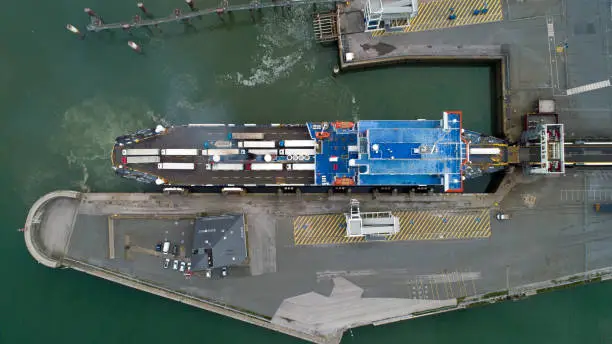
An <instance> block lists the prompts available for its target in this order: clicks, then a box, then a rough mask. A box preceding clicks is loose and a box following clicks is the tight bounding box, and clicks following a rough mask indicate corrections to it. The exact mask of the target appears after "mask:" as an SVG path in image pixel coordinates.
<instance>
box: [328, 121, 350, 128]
mask: <svg viewBox="0 0 612 344" xmlns="http://www.w3.org/2000/svg"><path fill="white" fill-rule="evenodd" d="M332 125H333V126H334V128H336V129H353V127H354V126H355V123H353V122H334V123H332Z"/></svg>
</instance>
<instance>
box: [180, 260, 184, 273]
mask: <svg viewBox="0 0 612 344" xmlns="http://www.w3.org/2000/svg"><path fill="white" fill-rule="evenodd" d="M179 271H180V272H184V271H185V262H181V267H180V268H179Z"/></svg>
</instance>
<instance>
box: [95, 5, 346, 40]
mask: <svg viewBox="0 0 612 344" xmlns="http://www.w3.org/2000/svg"><path fill="white" fill-rule="evenodd" d="M339 2H342V1H340V0H290V1H271V2H260V1H252V2H250V3H248V4H242V5H229V3H228V2H227V1H224V2H223V3H222V4H221V6H219V7H215V8H206V9H197V8H195V7H194V6H193V5H191V4H192V3H190V2H188V5H189V7H190V9H189V11H186V12H183V11H181V10H180V9H175V10H174V13H173V14H171V15H169V16H166V17H160V18H153V17H152V16H151V15H150V14H148V13H147V10H146V9H145V8H144V6H142V4H141V3H139V6H138V7H139V8H140V9H141V11H142V12H143V13H144V17H145V18H143V17H141V16H139V15H137V16H134V17H133V18H132V20H130V21H124V22H118V23H104V22H103V21H102V19H101V17H100V16H98V15H96V14H95V13H93V12H87V11H86V12H87V13H88V14H89V15H90V18H91V22H90V24H89V25H87V30H88V31H92V32H99V31H105V30H116V29H123V30H130V29H135V28H141V27H150V26H154V27H156V26H158V25H159V24H167V23H174V22H188V21H189V20H190V19H193V18H198V17H202V16H205V15H210V14H215V13H216V14H217V15H219V16H221V15H222V14H224V13H230V12H235V11H247V10H248V11H254V10H260V9H264V8H275V7H281V8H289V7H293V6H300V5H316V4H334V3H339ZM325 25H327V24H325ZM322 30H323V29H322ZM326 30H327V29H324V30H323V31H324V32H323V34H324V36H325V37H327V36H328V34H327V31H326Z"/></svg>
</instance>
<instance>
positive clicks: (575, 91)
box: [565, 79, 612, 96]
mask: <svg viewBox="0 0 612 344" xmlns="http://www.w3.org/2000/svg"><path fill="white" fill-rule="evenodd" d="M610 86H612V85H611V84H610V80H609V79H608V80H603V81H599V82H594V83H592V84H586V85H582V86H578V87H574V88H570V89H568V90H567V91H566V92H565V93H566V94H567V95H568V96H571V95H573V94H579V93H584V92H590V91H595V90H598V89H600V88H606V87H610Z"/></svg>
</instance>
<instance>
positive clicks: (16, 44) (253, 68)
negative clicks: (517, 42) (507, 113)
mask: <svg viewBox="0 0 612 344" xmlns="http://www.w3.org/2000/svg"><path fill="white" fill-rule="evenodd" d="M196 2H197V5H198V6H199V7H208V6H216V2H214V1H209V2H208V3H206V2H204V1H202V0H200V1H198V0H196ZM145 5H146V6H147V8H148V9H149V10H150V11H152V12H153V13H155V14H158V15H161V14H166V13H171V12H172V10H173V9H174V8H175V7H181V6H182V7H183V8H184V9H185V6H184V4H183V3H182V1H179V0H172V1H171V2H170V1H161V0H152V1H147V2H146V3H145ZM85 6H87V7H91V8H93V9H94V10H95V11H97V12H98V13H99V14H101V15H102V16H103V18H104V19H105V20H106V21H115V20H121V19H129V18H130V17H131V16H132V15H134V14H137V8H136V4H135V3H133V2H129V1H128V2H126V1H118V0H107V1H102V0H90V1H88V2H87V3H83V2H78V1H75V0H57V1H45V2H25V1H22V2H5V3H3V12H2V18H3V20H2V21H1V22H0V26H1V28H2V29H3V30H2V32H3V33H4V35H3V40H2V46H1V48H0V49H1V51H0V85H1V86H2V92H0V110H1V112H0V113H1V114H2V124H1V125H0V135H1V136H0V137H1V138H2V145H0V154H1V155H0V156H1V157H2V158H3V159H2V161H3V168H2V169H1V170H0V185H1V187H2V188H1V190H2V192H3V195H2V197H0V206H1V207H0V209H1V214H2V226H1V228H2V230H1V232H0V257H1V258H2V262H1V264H0V276H1V277H0V278H1V280H2V283H0V343H11V344H12V343H40V342H46V343H156V342H160V343H169V342H181V343H183V342H192V343H195V342H202V341H204V342H206V341H208V342H214V343H246V342H256V343H294V342H298V341H297V340H295V339H292V338H290V337H287V336H284V335H280V334H277V333H273V332H269V331H267V330H264V329H260V328H256V327H253V326H250V325H247V324H244V323H241V322H238V321H234V320H230V319H226V318H223V317H220V316H217V315H214V314H210V313H207V312H204V311H201V310H198V309H195V308H191V307H188V306H185V305H182V304H178V303H175V302H172V301H168V300H165V299H162V298H159V297H156V296H152V295H148V294H145V293H142V292H139V291H135V290H132V289H129V288H126V287H122V286H119V285H115V284H113V283H110V282H106V281H104V280H100V279H97V278H94V277H90V276H87V275H85V274H82V273H78V272H75V271H71V270H51V269H48V268H45V267H42V266H40V265H38V264H37V263H36V262H35V261H34V260H33V259H32V258H31V257H30V256H29V254H28V253H27V250H26V248H25V245H24V242H23V237H22V235H21V233H19V232H17V228H20V227H21V226H22V225H23V221H24V219H25V217H26V214H27V211H28V208H29V207H30V205H31V204H32V203H33V202H34V201H35V200H36V199H37V198H38V197H40V196H42V195H43V194H44V193H46V192H49V191H52V190H55V189H75V190H83V191H93V192H106V191H109V192H110V191H113V192H138V191H144V190H145V189H144V188H143V186H141V185H139V184H135V183H134V182H132V181H128V180H123V179H120V178H118V177H116V176H115V175H114V174H113V172H112V170H111V168H110V160H109V154H110V149H111V147H112V143H113V140H114V138H115V137H116V136H118V135H121V134H123V133H126V132H129V131H132V130H135V129H140V128H143V127H151V126H154V125H155V124H158V123H162V124H166V125H167V124H185V123H204V122H228V123H269V122H285V123H288V122H289V123H300V122H304V121H307V120H313V121H316V120H333V119H416V118H438V117H439V116H440V113H441V112H442V111H444V110H448V109H453V110H454V109H461V110H463V112H464V122H465V123H464V127H466V128H470V129H472V130H476V131H482V132H485V133H490V131H491V113H490V112H491V111H490V110H491V94H490V90H489V84H490V82H489V81H490V78H491V73H492V71H491V70H490V69H489V68H488V67H459V66H437V67H435V66H434V67H432V66H398V67H393V68H384V69H377V70H368V71H362V72H354V73H349V74H344V75H341V76H339V77H337V78H333V77H332V76H331V70H332V67H333V66H334V65H335V64H336V63H337V52H336V50H335V49H334V48H333V47H332V48H330V47H321V46H319V45H316V44H315V43H314V42H313V39H312V29H311V26H310V24H309V22H310V18H311V17H310V15H311V12H310V11H311V9H309V8H302V9H295V10H293V11H292V14H291V15H290V16H282V15H281V13H280V11H279V13H277V14H275V13H274V11H272V10H267V11H264V12H263V17H262V18H260V19H258V20H257V22H256V23H255V24H253V23H252V22H251V20H250V18H249V16H248V14H247V13H235V14H234V18H233V20H230V18H227V19H226V21H225V22H221V21H219V19H218V18H216V17H215V16H212V17H210V18H205V19H203V20H196V21H194V27H195V30H194V29H188V30H185V28H184V27H183V26H180V25H170V26H166V27H163V30H164V32H163V33H161V34H160V33H149V32H146V31H142V32H136V33H134V35H133V36H128V35H127V34H125V33H122V32H117V33H115V34H107V33H100V34H95V35H92V34H88V35H87V37H86V39H85V40H82V41H81V40H78V39H76V37H75V36H74V35H72V34H70V33H69V32H68V31H66V29H65V28H64V26H65V25H66V24H67V23H71V24H73V25H75V26H77V27H79V28H80V29H81V30H82V31H85V24H86V22H87V18H86V16H85V15H84V13H83V7H85ZM130 39H131V40H134V41H136V42H138V43H140V44H142V46H143V49H144V54H143V55H138V54H135V53H134V52H133V51H131V50H130V49H129V48H128V46H127V41H128V40H130ZM610 292H612V286H611V285H610V284H600V285H592V286H586V287H582V288H578V289H576V290H572V291H563V292H557V293H553V294H549V295H544V296H538V297H536V298H533V299H530V300H527V301H522V302H517V303H505V304H500V305H494V306H490V307H485V308H479V309H474V310H470V311H460V312H453V313H448V314H443V315H439V316H435V317H429V318H423V319H417V320H414V321H409V322H404V323H400V324H393V325H388V326H382V327H376V328H373V327H366V328H361V329H356V330H353V331H352V332H350V333H347V334H346V336H345V339H344V342H346V343H372V342H376V343H378V342H386V343H399V342H410V343H519V342H521V343H610V342H612V311H610V309H611V307H610V306H612V302H610V297H609V295H610Z"/></svg>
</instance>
